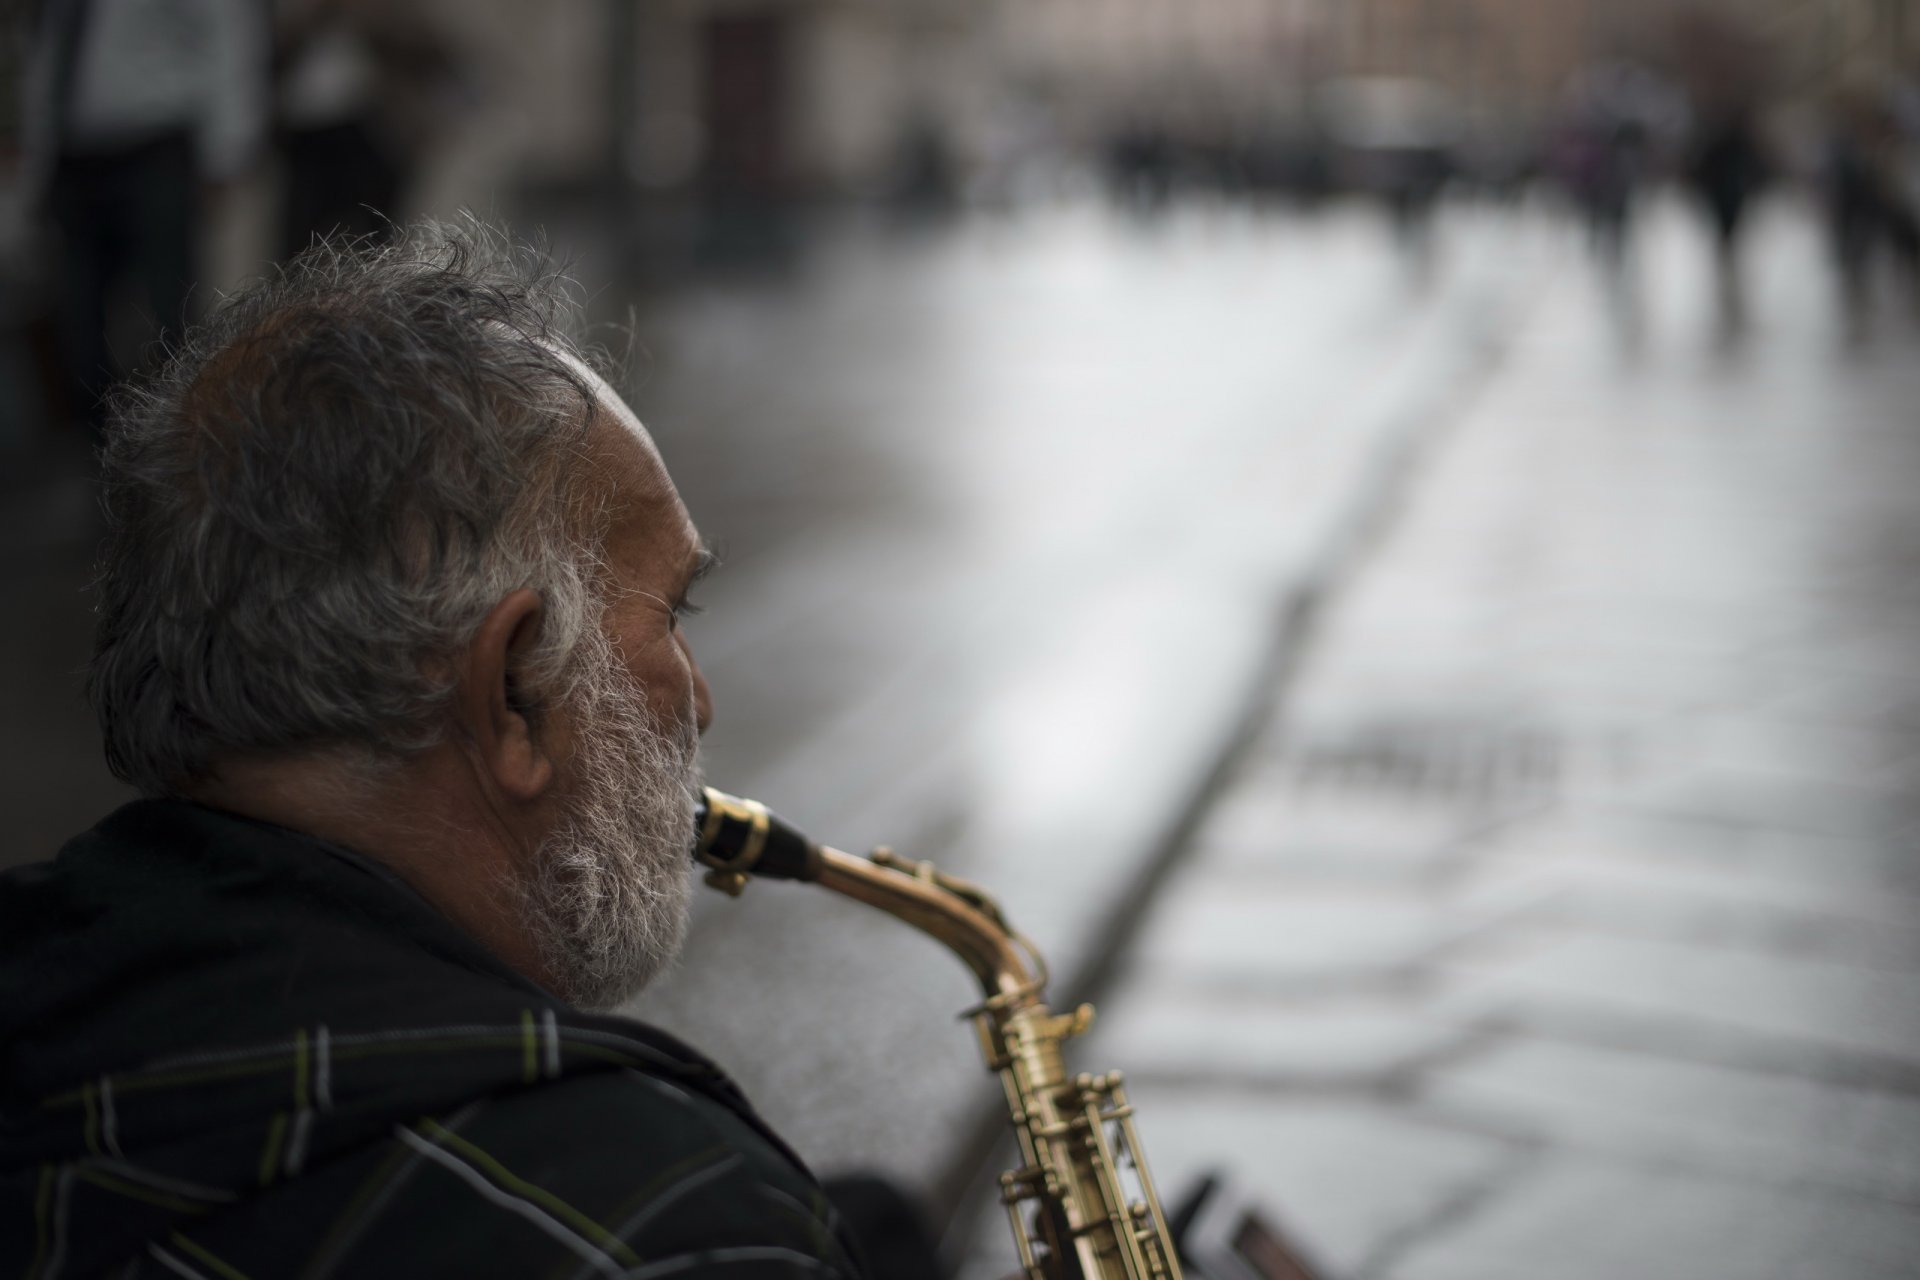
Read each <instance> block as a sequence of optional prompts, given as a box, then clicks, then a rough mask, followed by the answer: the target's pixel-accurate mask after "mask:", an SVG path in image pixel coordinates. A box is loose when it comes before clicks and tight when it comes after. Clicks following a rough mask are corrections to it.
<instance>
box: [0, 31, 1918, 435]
mask: <svg viewBox="0 0 1920 1280" xmlns="http://www.w3.org/2000/svg"><path fill="white" fill-rule="evenodd" d="M22 8H23V9H24V12H23V13H17V16H16V17H15V18H14V20H13V21H11V22H10V23H9V24H8V27H7V29H6V31H5V32H4V38H5V41H6V43H5V45H4V46H3V47H0V75H4V76H5V78H6V80H7V81H8V82H9V84H10V85H11V86H12V92H9V93H8V94H6V95H5V99H4V104H3V105H0V112H4V115H3V116H0V121H3V122H4V123H3V124H0V139H4V141H3V142H0V146H3V147H4V148H5V150H4V152H0V156H4V159H5V164H6V168H5V171H4V181H5V183H6V192H5V198H6V202H7V203H6V214H7V222H6V225H5V227H4V233H5V241H4V245H3V246H0V248H3V249H4V253H5V258H4V276H0V284H4V288H5V295H4V296H5V324H6V330H5V335H6V343H7V347H8V349H9V355H8V360H9V366H8V367H9V368H10V369H14V370H17V371H18V376H16V377H14V378H11V379H9V384H8V385H9V390H8V394H7V397H6V402H5V405H4V417H0V438H4V439H5V440H6V441H8V442H9V444H10V445H11V446H12V447H15V448H17V447H19V445H20V443H21V442H22V440H23V439H24V438H25V437H27V436H29V435H31V434H32V433H34V432H36V431H39V430H41V429H43V428H44V427H45V425H46V424H47V423H49V422H52V421H58V420H72V419H86V418H88V417H89V416H90V415H91V414H92V413H93V412H94V410H93V406H94V404H95V402H96V401H97V398H98V393H99V391H100V389H101V386H102V384H103V380H104V379H106V378H108V377H109V376H111V375H112V374H115V373H120V372H124V371H125V370H126V369H128V368H129V367H131V366H132V365H135V364H137V363H138V362H139V360H140V358H141V352H142V351H143V349H144V348H143V342H144V341H147V340H150V339H151V337H152V336H153V333H154V331H155V329H156V328H157V327H158V326H162V325H165V324H169V323H176V322H177V320H178V317H179V316H180V315H181V314H182V312H183V310H186V309H190V307H189V298H190V295H193V293H194V290H195V287H196V286H200V294H199V296H200V297H201V298H204V297H205V296H207V294H206V288H207V286H209V285H218V284H225V283H230V282H232V281H233V280H235V279H237V278H239V277H241V276H244V275H246V274H248V273H250V272H252V271H255V270H257V269H259V268H260V267H261V266H262V265H263V264H265V263H267V262H269V261H272V260H275V259H278V258H284V257H286V256H288V255H290V254H292V253H294V252H297V251H298V249H299V248H300V247H301V246H303V245H304V244H306V243H307V241H308V240H309V238H310V237H312V236H314V235H316V234H324V233H328V232H333V231H347V232H351V233H363V234H364V233H371V234H381V233H382V230H383V228H385V227H386V226H388V225H389V223H390V222H393V221H405V220H406V219H407V218H409V217H411V216H414V215H416V214H419V213H422V212H428V213H446V212H449V211H451V210H455V209H460V208H473V209H478V210H482V211H485V212H488V213H490V214H492V215H494V216H497V217H500V218H503V219H505V220H506V221H507V222H508V223H509V224H511V225H516V226H523V225H530V224H540V225H545V226H552V227H561V226H565V227H568V228H575V229H577V230H578V231H579V232H582V233H585V234H589V235H591V236H592V237H593V238H594V239H595V241H596V242H597V243H600V244H602V245H603V246H604V247H606V248H607V249H609V250H611V251H613V253H614V255H615V256H614V257H613V258H612V263H613V264H614V265H615V266H616V267H617V268H618V269H619V273H620V274H619V276H618V278H619V279H621V280H623V281H627V280H637V279H649V280H653V279H658V278H659V277H660V275H661V274H662V273H666V274H672V273H675V272H680V271H685V270H687V269H689V268H692V267H695V266H698V265H702V264H709V265H710V264H712V263H714V262H716V261H737V260H739V259H741V258H743V257H745V258H751V257H754V256H756V255H758V256H762V257H764V256H766V255H778V254H780V253H783V252H791V251H794V250H796V249H797V248H798V247H799V246H800V245H802V244H804V243H805V241H806V238H807V236H808V233H809V228H810V227H813V226H815V225H816V224H817V223H818V222H819V221H820V220H822V219H825V218H831V217H834V216H836V215H842V214H845V213H846V212H848V211H849V210H850V209H854V208H858V209H863V210H868V211H871V210H874V209H881V210H885V211H887V212H890V213H892V214H894V215H896V216H898V217H902V218H913V217H926V216H935V215H939V214H942V213H947V212H951V211H955V210H962V209H965V210H989V209H990V210H1007V209H1014V208H1019V207H1021V206H1023V205H1032V204H1035V203H1045V202H1049V201H1058V200H1061V199H1063V198H1072V197H1074V196H1077V195H1085V194H1087V193H1088V192H1090V191H1092V190H1094V189H1096V188H1097V189H1099V190H1101V191H1103V192H1104V193H1105V194H1106V195H1107V196H1108V197H1109V198H1111V199H1112V200H1114V201H1116V202H1119V203H1122V204H1124V205H1126V206H1128V207H1129V208H1132V209H1135V210H1137V211H1138V212H1140V213H1141V214H1142V215H1143V216H1151V214H1152V213H1153V212H1154V210H1155V209H1157V208H1159V207H1162V206H1164V205H1166V204H1167V203H1168V202H1171V201H1176V200H1186V199H1192V198H1200V197H1204V198H1208V199H1216V200H1232V201H1243V202H1247V203H1249V204H1253V205H1263V204H1268V203H1272V202H1282V201H1284V202H1296V203H1310V202H1319V201H1328V200H1339V199H1342V198H1347V197H1360V198H1365V199H1368V200H1372V201H1375V202H1378V204H1379V205H1381V206H1382V207H1383V208H1385V209H1386V210H1388V211H1389V212H1390V214H1391V216H1392V218H1393V220H1394V223H1395V225H1396V226H1397V227H1398V229H1399V232H1400V234H1401V235H1402V236H1403V237H1404V238H1405V239H1406V240H1407V241H1408V242H1409V243H1410V244H1415V243H1417V242H1418V241H1420V240H1421V239H1422V238H1423V237H1424V236H1425V234H1426V231H1425V228H1426V226H1427V224H1428V223H1429V222H1430V221H1431V218H1432V214H1433V210H1434V209H1435V207H1436V206H1437V205H1438V204H1439V203H1440V202H1441V201H1442V200H1446V199H1462V198H1497V199H1522V198H1526V197H1527V196H1529V195H1530V194H1531V193H1536V192H1538V193H1542V194H1549V195H1550V196H1551V197H1552V198H1554V199H1556V200H1558V201H1561V202H1563V203H1564V204H1565V205H1566V206H1567V207H1568V208H1569V209H1571V210H1573V211H1576V212H1577V214H1578V215H1579V216H1580V217H1581V218H1582V219H1584V220H1585V221H1586V222H1587V224H1588V225H1589V226H1590V228H1591V231H1592V235H1593V238H1594V240H1595V243H1596V245H1597V246H1598V247H1599V248H1600V250H1601V251H1602V252H1603V253H1606V254H1612V255H1618V254H1620V253H1621V252H1623V251H1624V247H1625V245H1626V243H1627V241H1628V240H1629V239H1630V237H1631V234H1632V225H1633V221H1634V218H1633V211H1634V208H1635V205H1636V204H1637V203H1638V202H1639V201H1640V200H1641V199H1642V198H1643V197H1644V196H1645V195H1646V194H1647V193H1649V192H1651V191H1654V190H1657V189H1660V188H1663V187H1677V188H1682V189H1685V190H1687V191H1688V192H1690V193H1691V194H1692V196H1693V197H1694V199H1695V200H1696V202H1697V204H1698V207H1699V212H1700V216H1701V217H1702V218H1703V219H1706V220H1708V221H1709V222H1710V223H1711V225H1712V227H1713V229H1714V233H1715V236H1716V237H1717V242H1718V245H1719V249H1720V254H1721V261H1722V263H1723V265H1724V267H1725V290H1726V298H1727V302H1728V305H1729V307H1730V308H1731V307H1736V306H1737V305H1738V278H1739V274H1738V256H1739V243H1740V238H1741V230H1742V225H1743V221H1744V217H1743V215H1744V212H1745V210H1746V209H1747V207H1748V205H1749V204H1750V203H1751V201H1752V199H1753V197H1754V196H1756V195H1757V194H1758V193H1759V192H1761V191H1762V190H1765V189H1767V188H1768V187H1770V186H1772V187H1786V188H1794V189H1798V190H1801V191H1804V192H1808V193H1811V194H1812V196H1813V198H1815V199H1816V200H1817V201H1818V202H1819V204H1820V205H1821V207H1822V210H1823V216H1824V218H1825V219H1826V221H1827V224H1828V227H1829V234H1830V237H1831V241H1832V254H1833V262H1834V267H1835V272H1836V276H1837V279H1838V281H1839V283H1840V286H1841V287H1842V289H1843V290H1844V292H1845V295H1846V299H1847V302H1848V305H1850V306H1852V307H1855V308H1858V307H1860V306H1862V305H1863V304H1864V298H1865V295H1866V294H1867V292H1868V290H1869V288H1870V281H1871V279H1872V277H1874V276H1875V275H1876V274H1880V273H1886V274H1897V275H1900V276H1902V277H1903V279H1902V281H1901V287H1905V288H1907V289H1909V290H1910V291H1911V290H1912V289H1914V288H1915V287H1916V286H1915V283H1914V282H1915V280H1916V279H1920V231H1916V220H1917V217H1920V215H1916V212H1915V209H1916V205H1920V159H1916V150H1917V149H1920V78H1917V77H1920V72H1917V71H1916V68H1915V64H1914V52H1913V49H1914V43H1913V42H1914V39H1915V36H1914V33H1913V30H1912V27H1913V24H1914V23H1915V22H1916V21H1920V19H1916V18H1915V17H1914V15H1913V11H1912V7H1911V6H1910V5H1909V4H1908V3H1906V0H1746V2H1744V3H1738V4H1717V5H1715V4H1692V3H1669V2H1667V0H1616V2H1612V3H1598V2H1588V0H1558V2H1555V3H1529V4H1522V3H1514V2H1512V0H1365V2H1359V0H1356V2H1352V3H1347V2H1335V0H1208V2H1206V3H1194V4H1171V3H1157V2H1154V0H1030V2H1027V3H979V2H978V0H872V2H867V0H848V2H845V3H835V4H817V3H800V2H794V3H780V4H771V3H768V4H744V3H726V2H721V0H715V2H714V3H696V2H694V0H678V2H675V3H658V4H646V3H635V2H634V0H566V2H564V3H556V4H551V5H546V6H543V7H542V8H541V10H540V12H539V14H538V16H537V17H536V16H534V15H533V14H532V13H531V12H530V11H528V10H526V9H525V8H524V7H523V6H520V5H516V4H512V3H508V2H506V0H500V2H497V3H496V2H491V0H477V2H470V3H460V4H451V3H435V0H381V2H379V3H374V2H373V0H278V2H277V3H274V2H270V0H32V2H31V3H28V4H26V5H24V6H22ZM562 239H563V241H565V240H566V237H565V236H563V237H562ZM636 273H638V274H636ZM136 313H137V315H136Z"/></svg>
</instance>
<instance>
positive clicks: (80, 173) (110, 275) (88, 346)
mask: <svg viewBox="0 0 1920 1280" xmlns="http://www.w3.org/2000/svg"><path fill="white" fill-rule="evenodd" d="M266 79H267V44H266V35H265V30H264V23H263V22H262V21H261V20H260V14H259V11H258V7H257V5H256V3H255V0H42V3H41V4H40V8H39V12H38V13H37V15H36V21H35V23H34V28H33V34H32V47H31V50H30V53H29V61H28V66H27V74H26V75H25V76H24V77H23V87H24V91H25V94H24V101H23V103H22V151H23V181H24V183H25V185H26V186H27V188H28V190H29V191H30V192H31V193H32V194H31V196H30V199H32V200H33V201H34V203H35V204H36V205H37V206H38V207H39V210H40V212H41V213H42V214H43V216H44V217H45V219H46V221H47V222H48V223H49V224H50V226H51V228H52V230H53V231H54V233H55V238H56V244H55V246H54V249H53V251H52V254H51V257H52V262H53V266H52V269H51V275H52V276H53V280H52V285H53V290H52V292H53V295H54V298H53V305H54V307H55V309H56V311H57V313H58V314H57V319H56V332H57V334H58V337H59V347H60V365H61V368H62V373H63V376H64V379H65V381H66V382H67V384H68V394H69V399H70V403H71V405H72V408H73V411H74V412H75V413H77V414H78V415H79V416H80V417H81V418H82V419H83V420H85V421H86V422H88V423H89V424H90V425H91V426H92V427H93V428H94V430H95V432H96V433H97V432H98V429H99V427H100V424H101V420H102V414H101V408H100V399H101V395H102V393H103V392H104V391H105V389H106V387H107V385H108V384H109V383H110V382H111V381H112V380H113V379H115V378H116V377H118V376H120V375H122V374H124V373H126V372H128V371H129V369H131V368H132V367H134V366H135V365H137V364H138V363H139V362H140V355H141V353H142V352H144V351H145V349H146V348H147V347H148V346H149V345H150V344H151V342H152V340H153V339H154V338H156V337H158V336H160V335H161V334H162V333H165V332H175V333H177V332H178V331H179V329H180V327H181V325H182V323H183V321H184V319H185V312H186V309H187V301H188V298H189V295H190V294H191V292H192V290H193V287H194V284H195V282H196V281H197V280H198V278H199V274H200V265H199V252H198V251H199V240H200V235H201V225H202V219H203V216H204V214H205V213H207V212H208V209H209V205H210V204H211V203H212V202H213V201H214V200H216V199H218V197H219V195H220V193H221V192H222V191H224V189H225V187H226V185H227V184H229V183H230V182H231V180H232V179H234V178H236V177H237V176H238V175H239V174H240V173H241V171H242V170H243V169H244V168H245V166H246V165H247V164H248V162H249V161H250V160H251V159H252V158H253V157H254V155H255V154H256V152H257V150H258V146H259V143H260V140H261V137H262V135H263V133H264V131H265V118H266ZM129 300H130V301H131V302H132V304H133V305H132V306H131V307H130V308H129V307H126V306H124V305H122V304H123V303H124V302H126V301H129Z"/></svg>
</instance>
